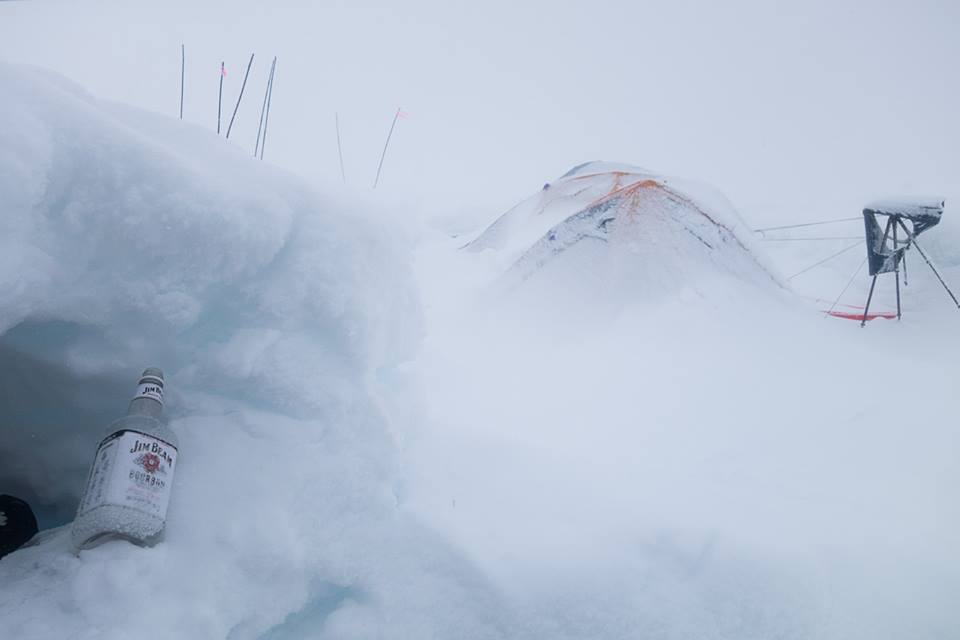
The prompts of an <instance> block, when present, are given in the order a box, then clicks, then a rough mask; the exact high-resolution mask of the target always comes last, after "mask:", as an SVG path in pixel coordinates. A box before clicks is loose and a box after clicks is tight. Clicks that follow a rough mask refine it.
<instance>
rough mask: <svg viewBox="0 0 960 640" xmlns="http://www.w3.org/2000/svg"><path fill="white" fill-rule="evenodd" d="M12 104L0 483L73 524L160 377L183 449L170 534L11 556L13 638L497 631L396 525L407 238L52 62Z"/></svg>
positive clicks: (463, 575)
mask: <svg viewBox="0 0 960 640" xmlns="http://www.w3.org/2000/svg"><path fill="white" fill-rule="evenodd" d="M0 88H2V94H3V96H4V99H3V100H2V101H0V121H2V122H3V123H4V126H3V128H2V129H0V203H2V204H0V207H2V216H3V222H4V233H3V234H2V235H0V336H2V338H0V357H2V363H3V366H2V367H0V369H2V370H3V379H2V380H0V384H2V389H3V391H2V393H0V424H2V433H3V438H2V441H0V485H3V487H4V490H5V491H9V492H16V493H18V494H20V495H22V496H24V497H27V498H29V499H30V501H31V502H33V503H34V505H35V506H36V507H37V508H38V511H39V512H40V516H41V521H42V524H43V525H45V526H50V525H52V524H60V523H63V522H66V521H67V520H69V519H70V518H71V517H72V511H73V509H75V508H76V499H77V496H78V494H79V492H80V490H81V489H82V486H83V481H84V477H85V473H86V468H87V465H88V464H89V462H90V457H91V456H92V454H93V451H94V448H95V446H96V443H97V441H98V436H99V432H100V430H101V429H102V428H104V426H105V425H106V423H107V421H108V420H110V419H112V418H115V417H118V416H119V415H121V414H122V412H123V410H124V407H125V406H126V403H127V401H128V400H129V397H130V393H131V390H132V385H133V383H134V382H135V380H136V375H137V373H138V370H139V369H142V368H143V367H144V366H146V365H148V364H150V365H157V366H161V367H163V368H164V369H165V370H166V372H167V376H168V391H169V394H168V399H169V401H170V402H169V404H168V407H169V412H170V414H171V416H172V418H173V419H172V422H171V428H172V429H174V431H176V432H177V434H178V436H179V438H180V442H181V445H182V450H181V454H182V455H181V465H180V467H179V470H178V477H177V479H176V485H175V487H174V492H173V496H172V503H171V510H170V513H169V518H168V531H167V540H166V541H165V542H164V543H163V544H160V545H158V546H157V547H155V548H151V549H139V548H135V547H132V546H130V545H128V544H126V543H109V544H106V545H104V546H102V547H99V548H97V549H95V550H92V551H90V552H84V553H83V554H82V555H81V556H80V557H79V558H78V557H75V556H73V555H72V554H71V553H70V551H69V550H68V548H67V542H68V538H67V536H66V535H65V534H66V531H65V530H64V529H60V530H55V531H53V532H51V533H48V534H47V536H46V537H45V538H44V539H43V540H42V542H41V543H40V544H39V545H37V546H34V547H30V548H25V549H22V550H20V551H18V552H17V553H15V554H13V555H11V556H8V557H6V558H4V559H3V561H2V562H0V585H2V587H0V619H2V620H3V634H4V636H5V637H11V638H13V637H16V638H22V639H29V638H51V637H73V638H94V637H96V638H130V637H134V636H137V635H142V633H143V632H144V630H145V629H147V630H154V631H152V633H157V632H159V633H161V635H164V636H168V637H182V638H225V637H230V638H255V637H259V636H261V635H262V634H265V633H269V634H270V635H269V637H275V638H276V637H297V636H298V634H297V633H296V628H297V625H303V624H307V625H309V628H310V629H311V632H310V633H311V637H322V636H324V635H329V636H330V637H337V638H343V637H351V636H364V637H369V636H381V637H383V636H385V635H391V634H393V633H399V635H404V636H407V637H428V636H436V635H441V636H447V637H450V636H452V635H453V633H454V632H453V629H460V628H462V627H464V626H466V628H468V629H469V630H470V633H468V634H467V635H471V634H473V635H490V633H491V629H495V628H496V627H497V625H498V624H500V623H499V622H498V621H496V620H494V619H492V618H491V617H490V614H489V613H488V612H489V611H492V610H494V609H495V607H494V606H492V604H491V603H490V598H491V597H492V596H490V594H489V593H488V592H487V591H486V590H485V589H484V587H483V585H482V582H481V581H480V579H479V578H478V577H477V576H475V574H474V573H473V572H472V571H471V569H470V568H469V567H468V566H466V565H465V564H464V563H463V562H462V561H460V560H458V559H457V557H456V555H455V554H453V553H452V552H450V551H448V550H447V547H446V545H445V544H444V542H443V541H442V540H438V539H436V538H435V537H434V536H432V535H431V534H430V533H429V532H427V531H423V530H421V529H420V528H418V527H417V526H416V525H415V523H413V522H412V521H411V520H410V519H409V518H408V517H406V516H404V514H403V513H400V512H398V511H397V509H396V498H395V497H394V494H393V489H392V486H393V482H394V476H395V473H396V450H395V445H394V441H393V438H392V436H391V435H390V433H389V425H388V424H387V423H386V421H385V419H384V416H383V413H382V411H381V410H380V409H379V406H380V405H381V404H388V403H389V402H390V397H389V394H388V393H387V392H386V389H385V387H384V386H383V385H381V384H379V383H378V380H382V379H383V378H389V377H390V376H391V375H393V374H392V373H391V372H392V370H393V365H394V364H395V363H396V362H397V361H398V360H399V359H402V358H403V357H404V354H406V353H409V351H410V348H411V344H412V342H413V340H415V339H416V337H417V335H418V323H417V314H416V309H415V307H414V306H413V303H412V302H411V300H413V299H414V296H413V295H411V291H412V286H413V285H412V283H411V281H410V276H409V271H408V270H407V269H406V268H405V262H404V258H403V255H404V248H403V245H402V243H398V242H396V241H393V240H390V239H389V236H388V235H387V234H385V233H380V232H376V231H375V230H374V226H373V225H372V224H370V221H369V219H368V218H369V216H366V215H364V214H363V212H362V210H360V209H359V208H358V207H356V206H354V205H352V204H345V203H336V202H332V201H330V200H329V199H322V198H320V197H318V196H317V195H315V194H314V193H312V192H311V191H310V190H309V189H306V188H305V187H303V186H302V185H301V184H300V183H298V182H297V181H296V180H294V179H292V178H291V177H289V176H287V175H285V174H283V173H280V172H278V171H275V170H273V169H271V168H269V166H267V165H264V164H262V163H258V162H255V161H253V160H251V159H250V158H249V157H248V156H247V154H246V153H245V152H242V151H241V150H239V149H237V148H236V147H234V146H233V145H231V144H229V143H226V142H225V141H224V140H223V139H222V138H218V137H217V136H215V135H214V134H212V133H210V132H206V131H203V130H201V129H199V128H197V127H193V126H189V125H185V124H183V123H181V122H177V121H174V120H170V119H167V118H163V117H159V116H155V115H151V114H148V113H145V112H141V111H137V110H134V109H131V108H127V107H124V106H121V105H115V104H105V103H103V102H101V101H99V100H97V99H95V98H93V97H91V96H89V95H87V94H85V93H84V92H83V91H82V90H81V89H79V88H78V87H76V86H73V85H71V84H70V83H69V82H67V81H65V80H64V79H62V78H59V77H56V76H53V75H51V74H49V73H46V72H43V71H40V70H34V69H26V68H22V67H14V66H10V65H6V64H4V65H0ZM407 583H410V584H412V585H413V586H412V587H408V586H406V584H407ZM400 585H404V586H403V587H401V586H400ZM467 585H470V586H469V588H468V586H467ZM467 594H469V596H467ZM478 603H486V604H487V605H488V606H486V607H484V606H478ZM134 612H135V614H134ZM288 616H289V619H288ZM285 620H286V622H284V621H285ZM471 621H472V622H471ZM161 629H162V632H161V631H157V630H161ZM388 630H389V631H388ZM397 630H402V632H398V631H397Z"/></svg>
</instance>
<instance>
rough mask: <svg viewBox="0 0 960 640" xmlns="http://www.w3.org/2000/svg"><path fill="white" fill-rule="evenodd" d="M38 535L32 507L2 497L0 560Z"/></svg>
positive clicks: (16, 500) (0, 505) (0, 501)
mask: <svg viewBox="0 0 960 640" xmlns="http://www.w3.org/2000/svg"><path fill="white" fill-rule="evenodd" d="M36 533H37V518H36V517H35V516H34V515H33V509H31V508H30V505H29V504H27V503H26V502H24V501H23V500H21V499H20V498H14V497H13V496H8V495H0V558H2V557H3V556H5V555H7V554H9V553H13V552H14V551H16V550H17V549H19V548H20V547H22V546H23V545H24V544H25V543H26V542H27V541H28V540H30V538H32V537H33V536H34V535H36Z"/></svg>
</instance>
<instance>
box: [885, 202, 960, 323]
mask: <svg viewBox="0 0 960 640" xmlns="http://www.w3.org/2000/svg"><path fill="white" fill-rule="evenodd" d="M897 222H899V223H900V226H901V227H903V230H904V232H905V233H906V234H907V237H908V238H910V242H911V243H912V244H913V246H915V247H916V248H917V251H919V252H920V255H921V256H922V257H923V259H924V261H925V262H926V263H927V266H928V267H930V270H931V271H933V275H935V276H937V280H939V281H940V284H942V285H943V288H944V289H946V290H947V293H948V294H949V295H950V299H951V300H953V304H955V305H957V308H958V309H960V302H958V301H957V296H955V295H953V291H950V287H948V286H947V283H946V282H944V281H943V278H942V277H941V276H940V272H939V271H937V268H936V267H934V266H933V263H932V262H930V258H928V257H927V254H925V253H924V252H923V249H921V248H920V245H919V244H917V239H916V238H915V237H914V236H913V234H912V233H910V230H909V229H907V225H905V224H903V222H902V221H900V220H899V219H898V220H897Z"/></svg>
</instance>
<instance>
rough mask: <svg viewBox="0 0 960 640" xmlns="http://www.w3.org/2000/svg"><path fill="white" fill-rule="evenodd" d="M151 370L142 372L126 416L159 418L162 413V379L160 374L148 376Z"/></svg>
mask: <svg viewBox="0 0 960 640" xmlns="http://www.w3.org/2000/svg"><path fill="white" fill-rule="evenodd" d="M151 371H152V370H150V369H148V370H147V371H146V372H144V376H143V377H141V378H140V384H139V385H138V386H137V393H136V395H134V396H133V400H131V401H130V406H129V407H128V408H127V415H128V416H149V417H151V418H159V417H160V414H161V413H163V378H162V377H161V376H162V374H160V375H159V376H157V375H148V374H149V373H151Z"/></svg>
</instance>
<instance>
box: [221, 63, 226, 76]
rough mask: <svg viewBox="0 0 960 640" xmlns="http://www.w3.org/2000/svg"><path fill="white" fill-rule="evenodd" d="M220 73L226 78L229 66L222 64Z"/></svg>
mask: <svg viewBox="0 0 960 640" xmlns="http://www.w3.org/2000/svg"><path fill="white" fill-rule="evenodd" d="M220 75H222V76H223V77H224V78H226V77H227V68H226V67H225V66H223V65H222V64H221V65H220Z"/></svg>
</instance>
